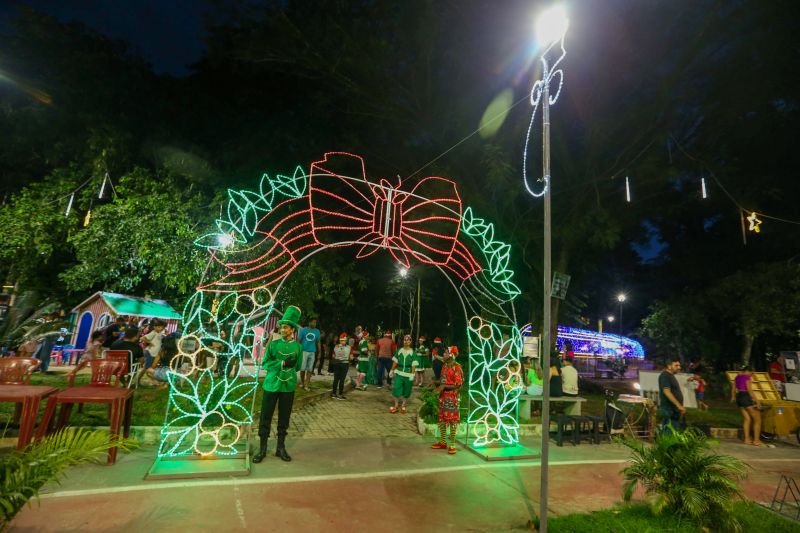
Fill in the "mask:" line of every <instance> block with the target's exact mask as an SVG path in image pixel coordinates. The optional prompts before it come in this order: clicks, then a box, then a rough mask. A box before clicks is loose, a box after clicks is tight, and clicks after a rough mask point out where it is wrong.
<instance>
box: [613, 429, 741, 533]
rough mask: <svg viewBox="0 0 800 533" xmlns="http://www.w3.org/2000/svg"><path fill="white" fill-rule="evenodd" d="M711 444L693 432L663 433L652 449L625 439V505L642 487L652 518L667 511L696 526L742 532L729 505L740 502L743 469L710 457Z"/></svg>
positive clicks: (734, 462) (732, 459)
mask: <svg viewBox="0 0 800 533" xmlns="http://www.w3.org/2000/svg"><path fill="white" fill-rule="evenodd" d="M713 442H714V441H710V440H709V439H707V438H706V436H705V435H703V434H702V433H700V432H699V431H697V430H694V429H692V428H690V429H688V430H687V431H684V432H676V431H666V432H664V433H662V434H661V435H659V436H658V437H656V439H655V442H654V443H653V444H652V446H650V445H646V444H644V443H642V442H640V441H638V440H634V439H630V438H629V439H623V440H622V443H623V444H624V445H625V446H627V447H628V448H630V450H631V452H632V457H631V461H632V464H631V465H630V466H628V467H626V468H623V469H622V475H623V476H624V477H625V480H626V481H625V483H624V485H623V498H624V500H625V501H626V502H627V501H630V500H631V497H632V496H633V493H634V491H635V490H636V487H637V486H639V485H641V486H642V487H644V489H645V492H646V495H647V498H648V500H649V503H650V505H651V507H652V509H653V513H654V514H656V515H658V514H660V513H662V512H663V511H668V512H670V513H673V514H675V515H677V516H679V517H685V518H687V519H689V520H691V521H692V522H694V523H696V524H698V525H711V524H721V525H723V526H724V530H725V531H741V524H740V523H739V520H738V519H737V518H736V516H735V514H734V513H733V506H732V505H733V502H734V501H736V500H738V499H741V498H742V490H741V488H740V486H739V480H741V479H743V478H744V477H745V475H746V471H747V465H746V464H744V463H743V462H742V461H740V460H738V459H736V458H735V457H731V456H729V455H722V454H717V453H714V452H712V451H711V445H712V443H713Z"/></svg>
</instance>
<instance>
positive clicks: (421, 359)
mask: <svg viewBox="0 0 800 533" xmlns="http://www.w3.org/2000/svg"><path fill="white" fill-rule="evenodd" d="M430 353H431V352H430V350H428V347H427V346H425V336H423V335H421V336H420V338H419V342H417V353H416V357H417V371H416V372H415V374H416V375H415V376H414V385H416V386H417V387H421V386H422V385H423V382H424V381H425V369H426V368H430V367H431V363H430V361H431V355H430Z"/></svg>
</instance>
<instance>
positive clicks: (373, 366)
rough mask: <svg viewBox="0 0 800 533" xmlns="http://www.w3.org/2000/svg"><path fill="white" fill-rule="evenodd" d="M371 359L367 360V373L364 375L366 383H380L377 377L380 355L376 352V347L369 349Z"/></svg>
mask: <svg viewBox="0 0 800 533" xmlns="http://www.w3.org/2000/svg"><path fill="white" fill-rule="evenodd" d="M368 353H369V361H367V375H366V376H364V384H365V385H376V384H377V383H378V380H377V378H376V377H375V376H376V375H377V373H378V356H377V355H376V354H375V348H372V349H370V350H369V352H368Z"/></svg>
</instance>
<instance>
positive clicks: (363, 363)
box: [356, 326, 369, 390]
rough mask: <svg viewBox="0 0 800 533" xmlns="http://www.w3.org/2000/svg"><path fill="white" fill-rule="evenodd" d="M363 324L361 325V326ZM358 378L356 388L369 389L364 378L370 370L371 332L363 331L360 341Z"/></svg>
mask: <svg viewBox="0 0 800 533" xmlns="http://www.w3.org/2000/svg"><path fill="white" fill-rule="evenodd" d="M360 327H361V326H359V328H360ZM356 371H357V372H358V378H357V382H356V389H359V390H367V386H366V385H362V383H363V381H364V378H365V377H366V376H367V372H368V371H369V332H368V331H362V332H361V341H359V343H358V366H357V367H356Z"/></svg>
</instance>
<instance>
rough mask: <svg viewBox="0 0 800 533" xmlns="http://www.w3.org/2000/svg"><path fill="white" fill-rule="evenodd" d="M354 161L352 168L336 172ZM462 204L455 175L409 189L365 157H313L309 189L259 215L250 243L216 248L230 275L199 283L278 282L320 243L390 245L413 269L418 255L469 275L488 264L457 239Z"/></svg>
mask: <svg viewBox="0 0 800 533" xmlns="http://www.w3.org/2000/svg"><path fill="white" fill-rule="evenodd" d="M347 167H350V169H351V171H350V172H336V171H334V169H338V168H347ZM461 209H462V208H461V198H460V197H459V196H458V191H457V190H456V184H455V183H454V182H452V181H450V180H448V179H445V178H439V177H428V178H425V179H423V180H420V181H419V182H417V183H416V184H415V185H414V186H413V188H412V189H411V190H410V191H405V190H404V189H403V187H402V183H401V182H400V181H399V180H398V183H397V185H392V184H391V183H389V182H388V181H387V180H381V181H380V183H379V184H377V185H376V184H372V183H369V182H368V181H367V179H366V171H365V167H364V160H363V159H362V158H361V157H359V156H357V155H353V154H348V153H344V152H329V153H327V154H325V158H324V159H323V160H322V161H317V162H314V163H312V164H311V172H310V181H309V185H308V194H307V195H306V196H301V197H299V198H293V199H290V200H286V201H284V202H281V203H280V204H278V205H276V206H275V207H274V208H273V209H272V210H271V211H270V212H269V213H267V214H266V215H265V216H264V217H263V218H262V219H261V220H259V221H258V224H257V228H256V230H255V234H254V235H253V239H251V240H250V241H249V242H248V245H247V246H246V247H244V248H238V247H237V248H234V249H230V250H225V249H221V250H212V252H211V254H212V257H213V259H214V260H215V261H216V262H217V263H218V264H220V265H222V266H223V267H224V268H225V270H226V274H225V275H224V276H223V277H222V278H221V279H217V280H215V281H212V282H210V283H206V284H204V285H201V286H200V287H199V289H200V290H207V291H219V292H241V291H251V290H254V289H257V288H259V287H268V286H271V285H274V284H276V283H279V282H280V281H281V280H282V279H284V278H285V277H286V276H288V275H289V273H290V272H292V271H293V270H294V269H295V268H296V267H297V266H298V265H299V264H300V262H301V261H302V259H303V257H304V256H305V254H307V253H309V251H310V250H312V249H314V248H319V247H321V246H325V247H333V246H354V245H356V246H359V245H360V248H359V250H358V254H357V257H358V258H364V257H367V256H369V255H371V254H373V253H375V252H376V251H378V250H380V249H382V248H385V249H388V250H389V252H390V253H391V254H392V256H393V257H394V258H395V259H396V260H397V261H398V262H399V263H401V264H402V265H404V266H405V267H406V268H408V267H409V266H411V261H412V259H413V260H416V261H419V262H422V263H427V264H430V265H437V266H441V267H443V268H447V269H449V270H450V271H452V272H453V273H455V274H456V275H457V276H459V277H460V278H461V279H462V280H463V279H467V278H469V277H470V276H472V275H474V274H475V273H477V272H479V271H480V270H481V266H480V265H479V264H478V262H477V261H476V260H475V258H474V257H473V256H472V254H471V253H470V252H469V250H468V249H467V248H466V246H464V244H463V243H462V242H461V241H459V239H458V236H459V231H460V228H461ZM256 239H257V240H256Z"/></svg>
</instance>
